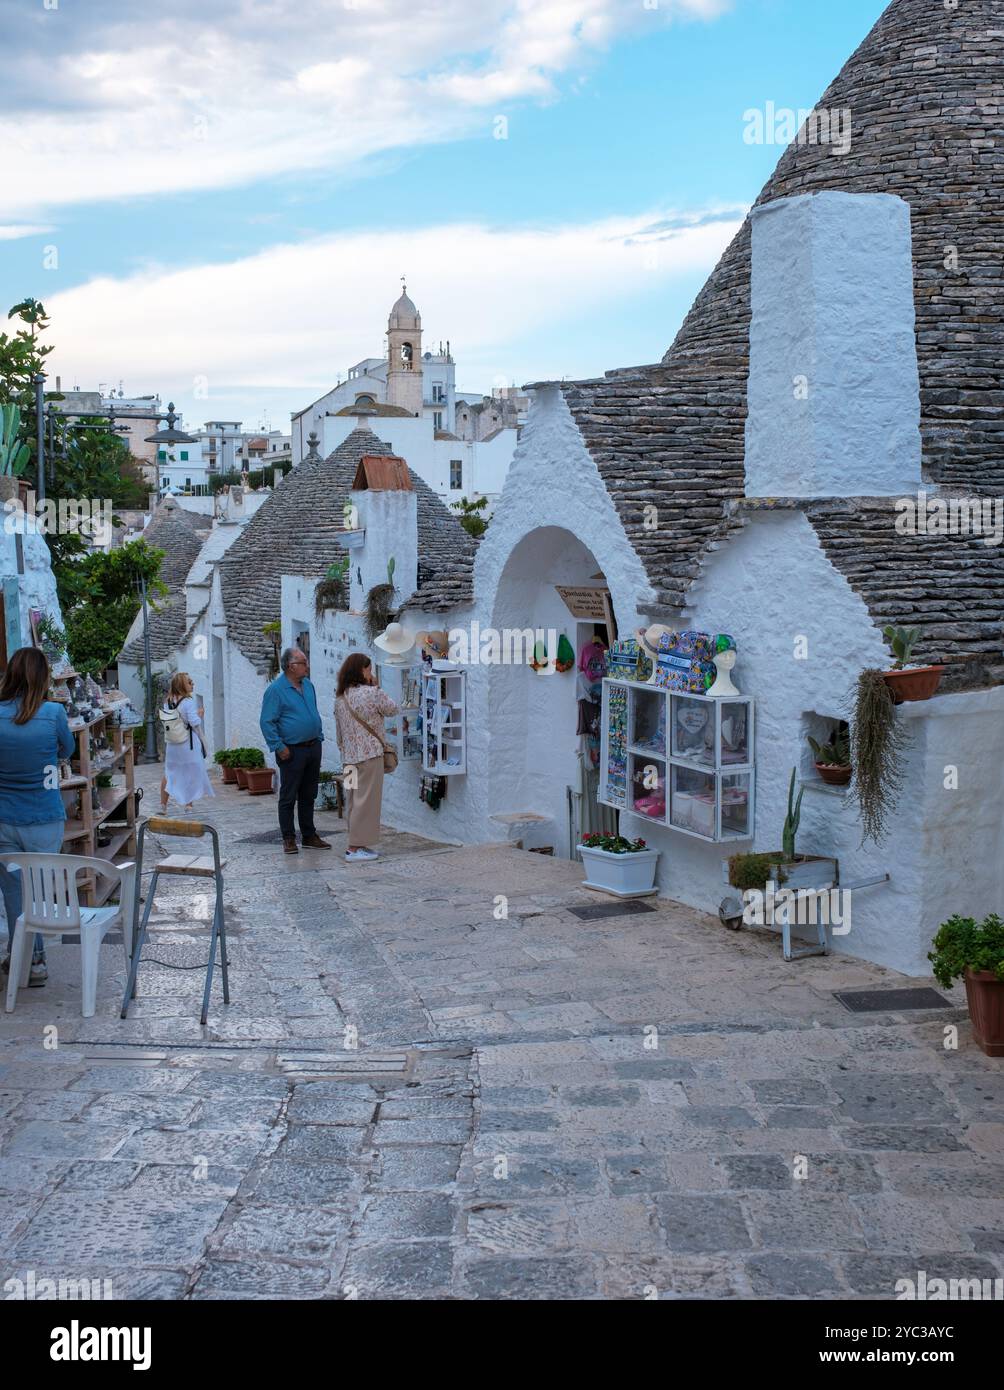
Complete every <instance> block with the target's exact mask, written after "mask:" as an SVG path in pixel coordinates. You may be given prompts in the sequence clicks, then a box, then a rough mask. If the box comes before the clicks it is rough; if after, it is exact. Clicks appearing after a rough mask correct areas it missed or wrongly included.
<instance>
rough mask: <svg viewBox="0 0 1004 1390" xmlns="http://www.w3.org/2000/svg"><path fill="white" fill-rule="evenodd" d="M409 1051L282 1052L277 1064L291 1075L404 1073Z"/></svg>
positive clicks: (341, 1076)
mask: <svg viewBox="0 0 1004 1390" xmlns="http://www.w3.org/2000/svg"><path fill="white" fill-rule="evenodd" d="M410 1064H411V1058H410V1057H409V1054H408V1053H407V1052H359V1053H351V1052H306V1051H304V1052H288V1051H284V1052H279V1053H277V1054H276V1065H277V1066H278V1068H279V1070H280V1071H281V1072H284V1073H285V1074H286V1075H287V1076H310V1077H314V1078H321V1077H330V1078H332V1079H333V1080H336V1081H337V1080H346V1081H353V1080H358V1079H360V1078H362V1077H367V1076H403V1075H404V1074H405V1073H406V1072H407V1071H408V1069H409V1066H410Z"/></svg>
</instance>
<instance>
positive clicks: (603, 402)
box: [561, 0, 1004, 685]
mask: <svg viewBox="0 0 1004 1390" xmlns="http://www.w3.org/2000/svg"><path fill="white" fill-rule="evenodd" d="M818 106H819V107H820V108H824V109H827V110H833V109H835V108H848V109H849V110H850V112H851V117H852V140H851V147H850V149H849V151H848V152H847V153H845V154H844V153H834V152H833V146H831V145H824V144H808V143H806V144H802V145H799V144H797V143H795V144H793V145H792V146H790V147H789V148H788V150H787V151H786V152H785V154H784V155H783V156H782V158H781V161H780V163H779V164H778V167H777V169H776V170H775V172H774V174H773V176H772V177H771V179H770V181H769V182H768V184H767V186H766V187H765V188H764V190H763V192H762V193H761V194H760V197H759V198H758V199H757V202H758V204H759V203H764V202H771V201H774V200H775V199H778V198H786V197H791V196H793V195H796V194H804V193H812V192H817V191H820V190H823V189H839V190H843V191H845V192H848V193H889V194H895V195H897V196H899V197H901V198H903V199H905V201H906V202H908V203H909V204H910V207H911V212H912V223H913V257H914V295H915V303H916V314H917V354H918V360H919V367H920V381H921V432H922V441H923V463H924V473H925V477H926V478H928V479H930V481H931V483H932V484H940V485H942V486H943V487H944V488H945V489H947V490H950V491H951V492H954V493H957V494H966V495H968V494H977V493H981V492H982V493H991V494H994V495H997V496H1000V495H1004V255H1002V245H1004V212H1002V209H1004V5H1002V0H963V3H961V4H960V5H959V6H958V8H957V9H954V10H947V9H945V7H944V6H943V5H942V4H941V3H940V2H939V0H894V2H893V3H892V4H891V5H890V6H889V7H888V8H887V10H886V11H885V13H884V14H883V15H882V17H881V18H880V19H879V21H878V23H877V24H876V25H875V27H874V28H873V29H872V31H871V33H870V34H869V35H868V37H867V38H866V39H865V41H864V42H863V43H862V44H861V46H860V47H859V48H858V50H857V51H856V52H855V53H854V54H853V55H852V57H851V58H850V59H849V60H848V62H847V63H846V64H845V66H844V67H843V69H842V70H841V72H840V74H839V76H838V77H837V78H836V79H835V80H834V82H833V83H832V84H831V85H830V87H829V88H828V89H827V90H826V92H825V93H824V94H823V96H822V97H821V98H820V101H819V103H818ZM951 247H955V248H957V255H958V268H957V269H954V270H949V269H947V268H946V258H948V256H949V248H951ZM749 327H750V228H749V222H748V220H747V222H746V223H745V224H744V226H743V227H742V228H741V230H740V231H739V232H738V233H737V235H736V237H735V239H734V240H733V242H732V244H731V245H730V246H729V248H728V249H727V250H726V252H725V254H724V255H723V257H722V259H721V261H720V262H719V264H718V266H717V267H716V269H715V270H714V272H713V273H712V275H711V277H710V279H709V280H708V282H707V284H706V285H705V286H704V288H703V290H702V291H701V292H700V294H699V295H698V297H697V299H696V300H695V302H694V305H693V307H692V309H691V311H690V313H689V314H688V315H687V318H686V319H685V321H684V323H683V325H682V327H681V328H680V331H679V333H678V334H677V336H676V339H675V341H674V342H673V344H672V346H671V347H670V349H669V350H668V352H667V353H666V355H665V357H664V358H663V360H662V362H661V363H659V364H656V365H654V366H650V367H641V368H629V369H626V370H623V371H617V372H610V373H608V374H607V375H606V377H604V378H602V379H600V380H596V381H585V382H571V383H562V384H561V385H562V390H563V391H564V393H565V397H566V399H567V401H568V404H569V407H570V409H571V410H572V413H573V415H574V417H575V419H576V421H577V423H578V425H579V427H580V429H581V431H582V434H583V437H584V439H585V441H586V444H587V447H588V448H589V450H590V452H591V454H592V456H593V458H594V459H595V461H596V463H597V466H598V467H599V470H600V472H601V474H602V476H603V478H604V481H605V482H606V485H607V487H608V489H609V491H610V493H611V495H612V497H613V499H614V502H615V504H616V505H617V507H618V510H619V512H620V515H621V517H622V520H623V522H624V524H625V527H626V529H627V531H628V534H629V536H630V538H631V541H632V544H633V545H634V547H635V549H636V550H637V552H638V554H639V556H640V557H641V559H642V561H643V563H644V565H645V567H646V571H647V573H648V575H649V578H650V581H651V583H652V585H653V588H654V589H655V591H656V593H657V595H658V600H659V603H660V605H662V606H663V607H664V608H665V609H666V610H667V614H666V615H667V617H669V616H671V610H672V609H674V608H678V607H680V606H681V605H683V604H684V603H685V601H686V593H687V590H688V588H689V586H690V584H691V582H692V580H693V578H694V577H695V575H696V574H697V572H698V570H699V567H700V562H701V556H702V554H703V553H704V552H705V551H706V548H707V546H708V544H709V543H710V542H712V541H714V540H715V539H717V538H719V537H721V536H723V535H725V534H727V532H728V531H729V529H730V528H731V527H734V526H737V525H739V524H741V523H740V521H739V520H738V518H737V516H736V515H735V514H734V513H733V511H732V509H731V508H730V506H729V504H730V503H735V502H736V501H737V500H738V499H740V498H741V497H742V495H743V487H744V474H743V453H744V430H745V421H746V383H747V378H748V375H749ZM650 503H654V504H655V505H656V506H657V507H658V509H659V527H658V529H657V530H646V529H645V527H644V525H643V512H642V508H643V507H644V506H645V505H647V504H650ZM806 510H807V512H808V515H809V517H810V520H811V521H812V523H813V525H814V526H815V527H816V530H817V532H818V533H819V536H820V539H821V541H822V542H823V544H824V546H825V547H826V550H827V553H828V554H829V556H830V559H831V560H832V561H833V563H834V564H836V565H837V566H838V568H840V569H841V570H842V571H843V572H844V573H845V574H846V575H847V577H848V579H849V581H850V582H851V583H852V585H853V586H854V587H855V588H856V589H858V591H859V592H860V593H861V594H862V596H863V597H864V599H865V601H866V603H867V604H868V606H869V609H870V611H871V613H872V615H873V617H874V618H875V619H876V621H877V622H880V623H881V622H889V621H894V622H901V623H918V624H919V625H921V626H922V627H923V628H924V629H925V633H926V638H925V644H924V646H922V647H921V649H920V654H921V655H922V656H923V655H927V656H929V657H930V656H934V655H937V656H941V657H944V658H947V659H948V660H949V661H951V662H953V663H954V664H955V667H956V669H955V670H954V671H953V672H952V673H951V679H952V681H954V683H955V684H957V685H958V684H978V683H980V682H981V681H983V680H985V679H986V677H987V672H988V670H989V668H990V667H992V666H993V665H995V664H998V663H1000V661H1001V660H1002V659H1004V658H1002V656H1001V647H1002V637H1001V618H1000V615H1001V612H1002V610H1004V573H1002V566H1004V560H1002V558H1001V557H999V556H998V555H997V554H996V553H995V552H994V551H991V550H989V549H988V548H987V547H985V546H984V545H983V544H982V542H979V541H975V540H974V541H972V542H971V543H968V542H967V541H966V540H965V539H964V538H959V537H898V536H896V534H895V531H894V529H893V524H892V516H891V503H890V502H887V501H879V500H875V501H874V502H872V503H867V502H862V503H861V504H860V505H858V504H857V503H856V502H855V501H854V499H851V500H850V501H849V500H848V499H843V500H842V501H841V503H840V504H839V505H830V506H827V505H825V504H818V505H813V506H810V507H807V508H806ZM953 589H954V590H955V591H956V593H955V596H954V597H953Z"/></svg>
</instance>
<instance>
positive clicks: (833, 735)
mask: <svg viewBox="0 0 1004 1390" xmlns="http://www.w3.org/2000/svg"><path fill="white" fill-rule="evenodd" d="M808 742H809V746H810V748H811V749H812V756H813V758H814V759H815V763H816V771H817V772H818V773H819V775H820V777H821V778H822V780H823V781H824V782H827V783H828V784H829V785H830V786H831V787H846V785H847V783H848V782H849V781H850V780H851V730H850V725H849V724H847V722H846V721H845V720H843V719H842V720H841V721H840V723H839V724H834V725H833V727H832V729H831V730H830V732H829V734H828V736H827V738H826V742H825V743H819V742H817V741H816V739H814V738H813V737H812V735H811V734H809V735H808Z"/></svg>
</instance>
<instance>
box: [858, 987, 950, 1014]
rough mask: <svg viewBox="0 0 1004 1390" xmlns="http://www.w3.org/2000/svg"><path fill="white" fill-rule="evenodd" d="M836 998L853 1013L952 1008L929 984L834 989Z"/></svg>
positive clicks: (887, 1012)
mask: <svg viewBox="0 0 1004 1390" xmlns="http://www.w3.org/2000/svg"><path fill="white" fill-rule="evenodd" d="M833 997H834V999H839V1000H840V1002H841V1004H843V1006H844V1008H845V1009H847V1010H849V1012H850V1013H852V1014H889V1013H902V1012H904V1011H906V1010H909V1009H950V1008H952V1001H951V1000H950V999H946V998H945V996H944V995H943V994H939V993H938V991H937V990H936V989H931V988H929V986H927V985H918V986H917V988H916V989H848V990H834V991H833Z"/></svg>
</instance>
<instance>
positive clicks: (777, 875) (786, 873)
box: [729, 767, 837, 893]
mask: <svg viewBox="0 0 1004 1390" xmlns="http://www.w3.org/2000/svg"><path fill="white" fill-rule="evenodd" d="M797 776H798V769H797V768H794V767H793V768H792V769H791V777H790V778H789V780H788V807H787V812H786V814H785V818H784V824H783V825H782V827H781V848H780V850H767V851H765V852H764V851H761V852H759V853H756V854H734V855H733V856H732V858H731V859H730V860H729V883H730V884H731V885H732V887H733V888H737V889H739V891H740V892H743V893H744V892H746V891H747V890H748V889H756V890H757V891H758V892H761V893H762V892H764V891H765V890H766V887H767V884H768V883H773V884H774V885H775V887H778V888H779V887H781V886H782V884H783V885H785V886H787V887H789V888H792V889H799V888H806V889H812V888H820V887H822V886H823V885H824V884H828V883H832V882H833V881H834V880H835V879H836V874H837V861H836V860H835V859H831V858H829V857H827V856H825V855H818V854H798V853H796V848H795V837H796V836H797V835H798V831H799V827H800V825H801V823H802V797H803V796H804V795H805V788H804V787H800V788H799V791H798V795H797V796H796V795H795V781H796V779H797Z"/></svg>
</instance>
